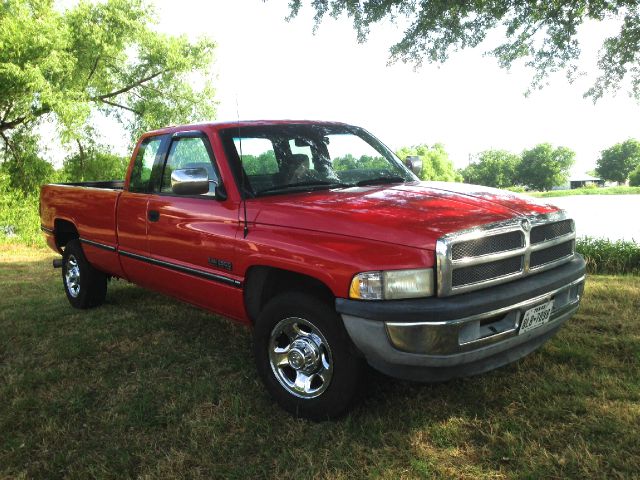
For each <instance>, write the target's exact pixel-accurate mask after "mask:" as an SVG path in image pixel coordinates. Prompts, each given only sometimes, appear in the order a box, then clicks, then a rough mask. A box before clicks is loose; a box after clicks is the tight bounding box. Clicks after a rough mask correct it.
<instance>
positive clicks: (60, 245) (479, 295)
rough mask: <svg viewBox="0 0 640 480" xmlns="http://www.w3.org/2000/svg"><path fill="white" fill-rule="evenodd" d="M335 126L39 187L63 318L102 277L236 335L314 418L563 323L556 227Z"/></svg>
mask: <svg viewBox="0 0 640 480" xmlns="http://www.w3.org/2000/svg"><path fill="white" fill-rule="evenodd" d="M413 160H414V161H413V163H411V162H412V160H411V159H410V160H409V162H408V165H409V166H407V164H403V162H401V161H400V160H399V159H398V157H396V155H395V154H394V153H393V152H392V151H391V150H389V149H388V148H387V147H386V146H385V145H384V144H382V143H381V142H380V141H379V140H377V139H376V138H375V137H374V136H372V135H371V134H370V133H368V132H367V131H366V130H364V129H362V128H359V127H355V126H351V125H347V124H343V123H336V122H311V121H242V122H241V121H237V122H227V123H224V122H217V123H206V124H198V125H184V126H175V127H168V128H164V129H161V130H158V131H153V132H149V133H146V134H144V135H143V136H142V138H141V139H140V140H139V142H138V144H137V146H136V148H135V150H134V152H133V154H132V156H131V162H130V165H129V167H128V170H127V173H126V179H125V180H124V181H113V182H89V183H74V184H51V185H44V186H43V187H42V190H41V198H40V216H41V228H42V230H43V232H44V234H45V237H46V240H47V243H48V245H49V246H50V247H51V248H52V249H53V250H55V251H57V252H59V253H60V254H61V255H62V258H61V259H56V260H55V261H54V266H60V267H61V270H62V282H63V285H64V290H65V293H66V296H67V298H68V300H69V302H70V304H71V305H72V306H73V307H75V308H81V309H84V308H90V307H96V306H98V305H100V304H101V303H103V302H104V300H105V296H106V292H107V285H108V281H109V280H110V279H112V278H121V279H125V280H127V281H129V282H132V283H135V284H137V285H140V286H142V287H144V288H147V289H150V290H155V291H158V292H161V293H163V294H166V295H170V296H172V297H175V298H177V299H180V300H182V301H185V302H188V303H191V304H193V305H196V306H198V307H201V308H204V309H207V310H209V311H211V312H214V313H216V314H219V315H222V316H224V317H228V318H230V319H233V320H236V321H239V322H243V323H245V324H247V325H248V326H251V327H252V329H253V350H254V351H253V354H254V358H255V362H256V368H257V372H258V374H259V376H260V377H261V379H262V381H263V382H264V384H265V386H266V389H267V390H268V391H269V393H270V394H271V395H272V396H273V397H274V399H275V400H276V401H277V402H278V403H279V404H280V405H281V406H282V407H283V408H285V409H286V410H288V411H289V412H292V413H293V414H295V415H298V416H301V417H306V418H312V419H321V418H330V417H335V416H338V415H340V414H343V413H344V412H346V411H347V410H348V409H349V407H350V406H351V405H352V404H353V402H354V399H356V398H357V393H358V390H359V386H360V381H361V379H362V376H363V369H364V368H366V365H367V364H368V365H370V366H371V367H373V368H374V369H377V370H379V371H380V372H383V373H384V374H387V375H389V376H392V377H397V378H401V379H409V380H415V381H425V382H432V381H443V380H447V379H450V378H454V377H460V376H467V375H475V374H479V373H482V372H486V371H489V370H492V369H495V368H497V367H500V366H502V365H505V364H507V363H510V362H513V361H515V360H517V359H520V358H521V357H523V356H525V355H527V354H529V353H530V352H532V351H533V350H535V349H536V348H538V347H540V346H541V345H542V344H543V343H544V342H545V341H546V340H548V339H549V338H550V337H552V336H553V335H554V334H555V333H556V332H557V331H558V329H559V328H560V327H561V326H562V325H563V324H564V323H565V322H566V321H567V320H568V319H569V318H570V317H571V316H572V315H573V314H574V313H575V312H576V310H577V309H578V306H579V303H580V298H581V295H582V292H583V287H584V280H585V263H584V260H583V258H582V257H581V256H580V255H579V254H577V253H575V225H574V222H573V220H572V219H570V218H568V216H567V215H566V213H565V212H563V211H561V210H559V209H557V208H556V207H553V206H551V205H548V204H544V203H539V202H537V201H534V200H533V199H530V198H527V197H524V196H520V195H517V194H514V193H511V192H506V191H501V190H496V189H491V188H485V187H479V186H475V185H467V184H461V183H445V182H422V181H420V180H419V179H418V177H417V176H416V175H415V174H414V173H413V172H412V169H411V168H412V167H416V166H417V167H419V162H416V161H415V159H413Z"/></svg>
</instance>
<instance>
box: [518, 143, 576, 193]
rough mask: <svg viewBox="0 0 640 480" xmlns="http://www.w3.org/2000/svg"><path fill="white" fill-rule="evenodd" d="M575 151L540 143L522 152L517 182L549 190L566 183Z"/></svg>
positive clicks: (536, 188)
mask: <svg viewBox="0 0 640 480" xmlns="http://www.w3.org/2000/svg"><path fill="white" fill-rule="evenodd" d="M575 156H576V154H575V152H574V151H573V150H571V149H569V148H567V147H558V148H555V149H554V148H553V147H552V146H551V144H549V143H541V144H540V145H536V146H535V147H533V148H532V149H531V150H525V151H524V152H522V161H521V162H520V164H519V166H518V169H517V182H518V183H519V184H521V185H526V186H528V187H530V188H532V189H534V190H550V189H551V188H552V187H555V186H558V185H562V184H563V183H566V181H567V180H568V178H569V170H570V169H571V166H572V165H573V163H574V159H575Z"/></svg>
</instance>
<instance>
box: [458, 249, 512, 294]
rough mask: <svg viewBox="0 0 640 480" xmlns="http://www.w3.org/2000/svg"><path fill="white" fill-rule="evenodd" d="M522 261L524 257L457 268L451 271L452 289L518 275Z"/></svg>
mask: <svg viewBox="0 0 640 480" xmlns="http://www.w3.org/2000/svg"><path fill="white" fill-rule="evenodd" d="M523 260H524V257H523V256H522V255H520V256H519V257H510V258H505V259H504V260H497V261H495V262H489V263H481V264H479V265H472V266H470V267H462V268H458V269H456V270H454V271H453V275H452V279H451V280H452V281H451V283H452V285H453V286H454V287H458V286H461V285H468V284H470V283H478V282H482V281H484V280H490V279H492V278H498V277H503V276H505V275H511V274H513V273H518V272H519V271H520V270H522V262H523Z"/></svg>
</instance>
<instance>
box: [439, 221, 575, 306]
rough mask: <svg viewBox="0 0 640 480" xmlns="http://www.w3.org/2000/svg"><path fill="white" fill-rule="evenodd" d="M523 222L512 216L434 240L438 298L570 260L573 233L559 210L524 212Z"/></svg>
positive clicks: (510, 278) (498, 282)
mask: <svg viewBox="0 0 640 480" xmlns="http://www.w3.org/2000/svg"><path fill="white" fill-rule="evenodd" d="M524 220H525V219H523V218H522V217H515V218H511V219H509V220H504V221H500V222H495V223H491V224H486V225H481V226H478V227H474V228H470V229H467V230H461V231H458V232H452V233H449V234H447V235H445V236H443V237H441V238H439V239H438V241H437V242H436V252H435V253H436V261H437V269H438V282H437V287H438V296H439V297H446V296H449V295H457V294H460V293H464V292H468V291H473V290H479V289H481V288H486V287H489V286H492V285H499V284H502V283H505V282H510V281H513V280H515V279H517V278H522V277H526V276H528V275H533V274H537V273H539V272H542V271H545V270H548V269H550V268H555V267H557V266H559V265H562V264H565V263H567V262H569V261H571V259H572V258H573V256H574V252H575V236H576V234H575V227H574V223H573V220H571V219H570V218H569V217H567V214H566V213H565V212H563V211H559V212H551V213H548V214H541V215H529V216H527V217H526V220H528V222H527V221H524ZM529 226H531V228H529ZM559 242H560V243H559Z"/></svg>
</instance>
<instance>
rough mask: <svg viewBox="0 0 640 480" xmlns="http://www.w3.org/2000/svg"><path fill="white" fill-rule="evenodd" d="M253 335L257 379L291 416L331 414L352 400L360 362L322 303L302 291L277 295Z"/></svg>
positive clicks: (339, 412) (319, 417) (337, 319)
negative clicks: (260, 380)
mask: <svg viewBox="0 0 640 480" xmlns="http://www.w3.org/2000/svg"><path fill="white" fill-rule="evenodd" d="M253 339H254V342H253V348H254V358H255V361H256V367H257V369H258V373H259V374H260V377H261V379H262V381H263V383H264V384H265V386H266V388H267V390H268V391H269V393H270V394H271V396H272V397H273V398H274V399H275V400H276V401H277V402H278V403H279V404H280V406H282V407H283V408H284V409H285V410H287V411H288V412H290V413H292V414H293V415H295V416H297V417H302V418H308V419H311V420H326V419H330V418H335V417H338V416H340V415H343V414H344V413H346V412H347V411H348V409H349V408H350V407H351V406H352V404H353V403H354V400H356V398H357V396H358V393H359V391H360V384H361V379H362V376H363V375H362V372H363V361H362V359H360V358H359V357H358V356H356V353H355V351H354V347H353V346H352V344H351V341H350V339H349V336H348V334H347V332H346V330H345V329H344V326H343V325H342V319H341V318H340V317H339V315H338V314H337V313H336V312H335V310H334V309H333V308H331V306H330V305H328V304H327V303H325V302H322V301H320V300H319V299H318V298H316V297H314V296H312V295H309V294H306V293H298V292H290V293H284V294H281V295H279V296H277V297H275V298H274V299H272V300H271V301H270V302H269V303H268V304H267V305H266V306H265V308H264V309H263V310H262V312H261V313H260V315H259V317H258V320H257V322H256V325H255V329H254V332H253Z"/></svg>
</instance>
